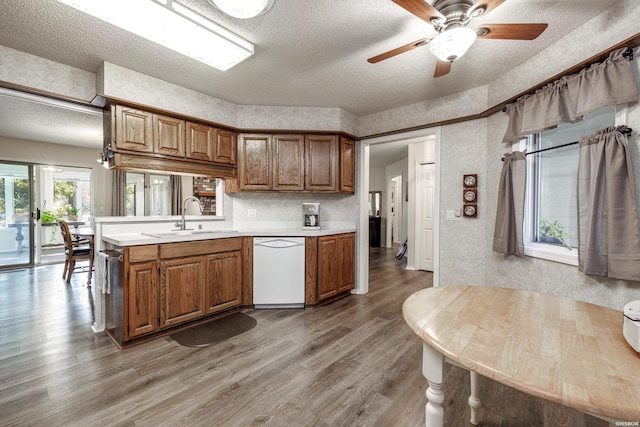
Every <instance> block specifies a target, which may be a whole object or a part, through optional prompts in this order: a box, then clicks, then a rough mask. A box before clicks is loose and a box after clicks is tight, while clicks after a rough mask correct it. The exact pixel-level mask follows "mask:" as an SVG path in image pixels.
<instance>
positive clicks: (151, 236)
mask: <svg viewBox="0 0 640 427" xmlns="http://www.w3.org/2000/svg"><path fill="white" fill-rule="evenodd" d="M355 231H356V229H355V227H354V228H329V229H319V230H314V229H303V228H293V229H255V230H226V229H222V230H186V231H175V232H158V233H154V232H143V233H118V234H115V233H114V234H110V233H108V234H103V235H102V240H103V241H105V242H107V243H111V244H113V245H116V246H139V245H153V244H157V243H173V242H188V241H196V240H211V239H225V238H229V237H241V236H250V237H319V236H330V235H334V234H342V233H354V232H355Z"/></svg>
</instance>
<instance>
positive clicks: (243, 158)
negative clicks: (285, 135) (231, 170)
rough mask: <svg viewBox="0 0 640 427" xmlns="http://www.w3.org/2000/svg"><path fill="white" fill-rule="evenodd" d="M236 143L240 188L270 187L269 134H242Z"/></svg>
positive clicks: (258, 188) (268, 188)
mask: <svg viewBox="0 0 640 427" xmlns="http://www.w3.org/2000/svg"><path fill="white" fill-rule="evenodd" d="M239 138H240V142H239V144H238V158H239V162H238V180H239V181H240V189H241V190H270V189H271V155H270V149H271V135H253V134H242V135H240V136H239Z"/></svg>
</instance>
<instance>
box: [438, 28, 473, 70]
mask: <svg viewBox="0 0 640 427" xmlns="http://www.w3.org/2000/svg"><path fill="white" fill-rule="evenodd" d="M475 41H476V32H475V31H473V30H472V29H471V28H468V27H455V28H450V29H448V30H445V31H443V32H441V33H440V34H438V35H437V36H436V37H435V38H434V39H433V40H431V42H429V49H430V50H431V53H433V54H434V55H435V56H437V57H438V59H439V60H441V61H448V62H453V61H455V60H456V59H458V58H460V57H462V55H464V54H465V53H466V52H467V50H468V49H469V48H470V47H471V45H472V44H473V43H474V42H475Z"/></svg>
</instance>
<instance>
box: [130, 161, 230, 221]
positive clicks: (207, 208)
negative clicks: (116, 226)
mask: <svg viewBox="0 0 640 427" xmlns="http://www.w3.org/2000/svg"><path fill="white" fill-rule="evenodd" d="M174 178H175V177H174ZM179 178H180V179H179V180H178V182H179V184H178V185H180V188H181V193H182V199H184V198H185V197H187V196H190V195H194V196H196V197H198V199H200V203H201V205H202V214H203V215H218V216H222V212H223V207H222V201H223V198H222V197H219V198H218V197H216V195H217V194H220V195H221V194H224V180H223V179H216V178H203V177H191V176H180V177H179ZM126 182H127V191H126V205H125V206H126V207H125V215H127V216H170V215H172V214H173V213H172V209H171V205H172V196H173V195H172V192H173V188H172V176H171V175H161V174H147V173H137V172H127V173H126ZM174 182H176V181H174ZM188 207H189V206H188ZM200 214H201V213H200V212H199V210H198V209H196V210H195V211H189V210H187V215H200Z"/></svg>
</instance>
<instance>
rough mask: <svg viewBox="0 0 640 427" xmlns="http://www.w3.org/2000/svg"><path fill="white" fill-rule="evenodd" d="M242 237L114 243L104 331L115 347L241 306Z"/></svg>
mask: <svg viewBox="0 0 640 427" xmlns="http://www.w3.org/2000/svg"><path fill="white" fill-rule="evenodd" d="M242 242H243V238H242V237H234V238H228V239H216V240H200V241H194V242H180V243H165V244H159V245H145V246H129V247H123V248H120V247H115V248H114V252H115V253H119V254H121V255H122V262H121V263H118V264H114V266H112V267H111V268H110V271H111V272H112V277H114V283H112V288H113V291H112V294H110V295H108V297H107V315H106V317H107V333H108V334H109V335H110V336H111V337H112V338H113V339H114V340H115V341H116V343H118V344H120V345H126V344H127V343H129V342H133V341H136V340H139V339H141V338H144V337H149V336H152V335H153V334H154V333H159V332H162V331H163V330H165V329H167V328H170V327H174V326H176V325H180V324H182V323H185V322H190V321H195V320H197V319H200V318H204V317H206V316H208V315H212V314H214V313H219V312H221V311H224V310H228V309H233V308H236V307H240V306H241V305H242V288H243V280H242V278H243V258H242Z"/></svg>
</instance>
